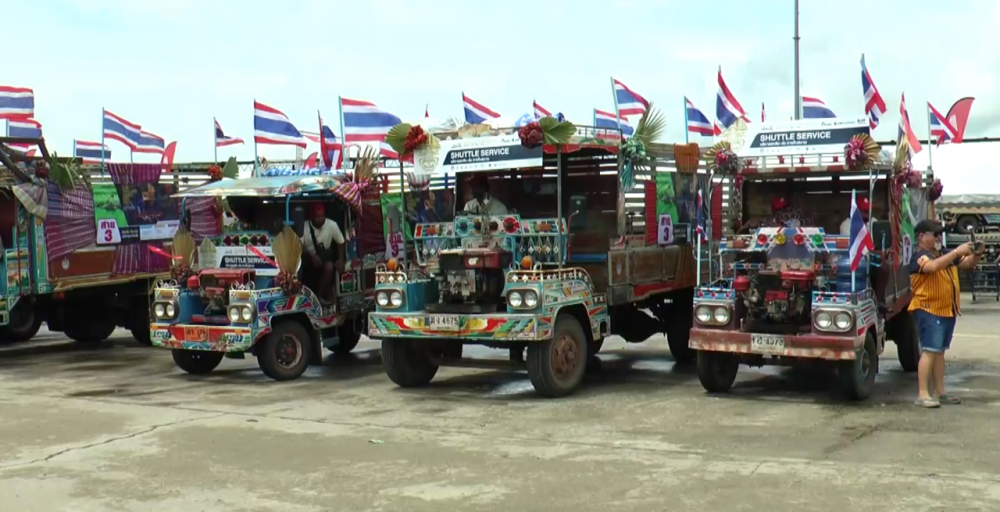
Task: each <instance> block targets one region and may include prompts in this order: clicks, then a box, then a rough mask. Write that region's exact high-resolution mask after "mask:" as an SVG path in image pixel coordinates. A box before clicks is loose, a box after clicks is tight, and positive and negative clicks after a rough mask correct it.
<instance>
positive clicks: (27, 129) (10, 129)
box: [7, 118, 42, 139]
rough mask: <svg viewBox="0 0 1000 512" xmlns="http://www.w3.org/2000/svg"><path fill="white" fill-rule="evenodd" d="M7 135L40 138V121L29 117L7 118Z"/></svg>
mask: <svg viewBox="0 0 1000 512" xmlns="http://www.w3.org/2000/svg"><path fill="white" fill-rule="evenodd" d="M7 136H8V137H23V138H26V139H40V138H42V123H39V122H38V121H36V120H34V119H29V118H18V119H8V120H7Z"/></svg>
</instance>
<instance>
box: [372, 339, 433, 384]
mask: <svg viewBox="0 0 1000 512" xmlns="http://www.w3.org/2000/svg"><path fill="white" fill-rule="evenodd" d="M382 365H383V366H384V367H385V374H386V375H387V376H389V380H391V381H393V382H394V383H396V385H397V386H399V387H402V388H415V387H420V386H426V385H427V384H428V383H430V381H431V380H432V379H433V378H434V375H435V374H437V371H438V365H437V363H435V362H434V361H433V360H432V359H431V355H430V352H429V351H428V350H427V349H426V348H425V347H424V346H423V344H421V343H419V342H417V341H415V340H411V339H407V338H385V339H383V340H382Z"/></svg>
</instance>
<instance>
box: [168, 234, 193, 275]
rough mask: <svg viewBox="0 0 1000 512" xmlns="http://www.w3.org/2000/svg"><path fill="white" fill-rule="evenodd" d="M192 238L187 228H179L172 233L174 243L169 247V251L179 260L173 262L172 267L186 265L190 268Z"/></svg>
mask: <svg viewBox="0 0 1000 512" xmlns="http://www.w3.org/2000/svg"><path fill="white" fill-rule="evenodd" d="M194 249H195V243H194V237H193V236H191V233H190V232H188V230H187V228H184V227H179V228H177V232H176V233H174V242H173V245H171V247H170V250H171V251H173V253H174V256H179V257H180V259H177V260H173V262H174V266H180V265H186V266H188V267H190V266H191V263H192V262H193V261H194Z"/></svg>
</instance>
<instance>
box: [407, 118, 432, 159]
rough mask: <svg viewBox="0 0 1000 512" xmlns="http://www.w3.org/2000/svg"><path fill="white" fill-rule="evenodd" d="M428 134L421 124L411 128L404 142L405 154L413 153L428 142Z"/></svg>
mask: <svg viewBox="0 0 1000 512" xmlns="http://www.w3.org/2000/svg"><path fill="white" fill-rule="evenodd" d="M427 140H428V139H427V134H426V133H424V129H423V128H422V127H420V125H417V126H414V127H413V128H410V132H409V133H407V134H406V140H405V141H404V142H403V154H405V155H412V154H413V152H414V151H416V150H417V149H418V148H419V147H420V146H423V145H424V144H427Z"/></svg>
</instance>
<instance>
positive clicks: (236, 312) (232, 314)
mask: <svg viewBox="0 0 1000 512" xmlns="http://www.w3.org/2000/svg"><path fill="white" fill-rule="evenodd" d="M229 321H230V322H232V323H236V322H239V321H240V308H238V307H236V306H233V307H231V308H229Z"/></svg>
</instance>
